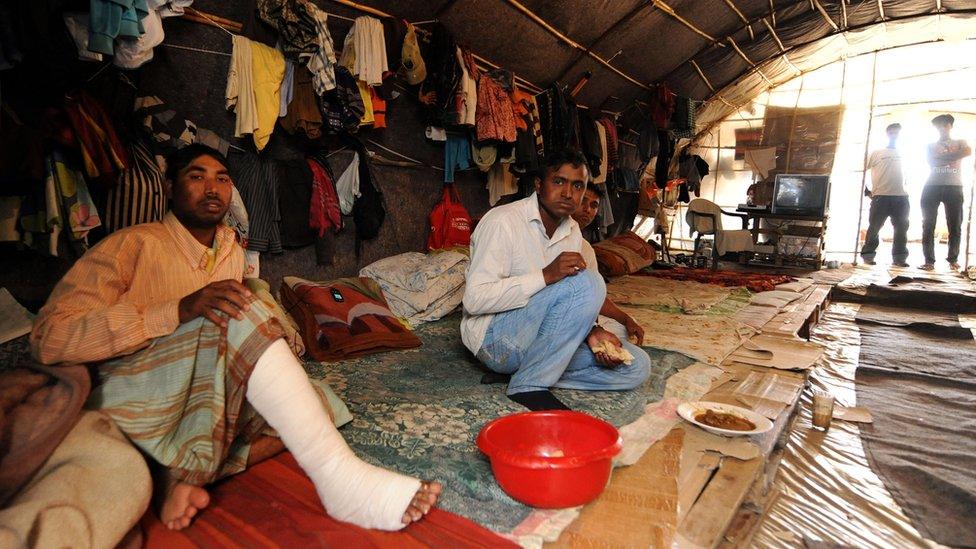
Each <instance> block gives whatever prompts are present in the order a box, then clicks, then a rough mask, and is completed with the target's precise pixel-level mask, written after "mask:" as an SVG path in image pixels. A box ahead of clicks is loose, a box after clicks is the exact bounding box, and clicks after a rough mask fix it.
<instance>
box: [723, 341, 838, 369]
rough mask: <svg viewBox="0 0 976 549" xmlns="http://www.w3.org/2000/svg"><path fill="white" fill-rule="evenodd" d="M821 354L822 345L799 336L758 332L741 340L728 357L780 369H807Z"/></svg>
mask: <svg viewBox="0 0 976 549" xmlns="http://www.w3.org/2000/svg"><path fill="white" fill-rule="evenodd" d="M821 356H823V347H822V346H820V345H818V344H816V343H810V342H808V341H803V340H801V339H799V338H793V339H790V338H785V337H776V336H769V335H764V334H758V335H755V336H753V337H752V338H750V339H749V340H748V341H745V342H743V344H742V346H741V347H739V348H738V349H736V350H735V352H733V353H732V354H731V355H729V358H731V359H732V360H736V361H738V362H744V363H746V364H754V365H756V366H765V367H768V368H778V369H780V370H808V369H810V367H812V366H813V365H814V364H815V363H816V362H817V361H818V360H819V359H820V357H821Z"/></svg>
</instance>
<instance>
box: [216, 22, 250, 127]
mask: <svg viewBox="0 0 976 549" xmlns="http://www.w3.org/2000/svg"><path fill="white" fill-rule="evenodd" d="M231 41H232V44H233V46H232V48H231V56H230V68H229V69H228V71H227V87H226V89H225V90H224V98H225V108H226V109H227V110H233V111H234V114H236V115H237V116H236V118H235V119H234V137H244V136H245V135H249V134H253V133H254V131H255V130H257V129H258V108H257V102H256V101H255V99H254V77H253V75H252V72H251V65H252V59H251V58H252V55H251V44H253V43H254V42H252V41H251V40H249V39H247V38H245V37H243V36H239V35H236V34H235V35H234V36H233V37H232V38H231Z"/></svg>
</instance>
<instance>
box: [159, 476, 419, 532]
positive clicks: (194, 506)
mask: <svg viewBox="0 0 976 549" xmlns="http://www.w3.org/2000/svg"><path fill="white" fill-rule="evenodd" d="M418 493H419V492H418ZM209 503H210V494H208V493H207V491H206V490H204V489H203V488H201V487H199V486H194V485H192V484H187V483H185V482H177V483H175V484H173V486H172V487H171V488H170V490H169V492H168V493H167V494H166V499H165V500H163V505H162V507H161V508H160V511H159V520H161V521H162V522H163V524H165V525H166V527H167V528H169V529H170V530H182V529H184V528H186V527H187V526H189V525H190V521H192V520H193V517H195V516H196V515H197V513H198V512H199V511H200V510H201V509H203V508H204V507H206V506H207V505H208V504H209Z"/></svg>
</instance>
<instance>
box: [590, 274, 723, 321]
mask: <svg viewBox="0 0 976 549" xmlns="http://www.w3.org/2000/svg"><path fill="white" fill-rule="evenodd" d="M731 293H732V290H731V288H723V287H721V286H716V285H714V284H702V283H701V282H689V281H677V280H668V279H665V278H656V277H650V276H622V277H620V278H616V279H614V280H612V281H611V282H610V283H609V284H607V297H609V298H610V299H612V300H613V302H614V303H616V304H618V305H622V304H627V305H638V306H642V307H647V306H655V305H661V306H665V307H679V308H680V309H682V310H683V311H685V312H688V313H692V314H693V313H696V312H704V311H707V310H708V309H709V308H710V307H711V306H712V305H715V304H716V303H718V302H720V301H722V300H723V299H725V298H727V297H729V294H731Z"/></svg>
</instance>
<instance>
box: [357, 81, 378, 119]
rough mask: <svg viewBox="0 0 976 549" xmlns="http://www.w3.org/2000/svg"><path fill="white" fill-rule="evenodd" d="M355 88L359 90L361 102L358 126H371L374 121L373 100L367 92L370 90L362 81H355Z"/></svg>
mask: <svg viewBox="0 0 976 549" xmlns="http://www.w3.org/2000/svg"><path fill="white" fill-rule="evenodd" d="M356 87H357V88H358V89H359V97H360V99H361V100H362V102H363V116H362V118H360V119H359V125H360V126H369V125H372V124H373V122H374V120H375V119H374V118H373V98H372V95H371V94H370V92H369V90H370V89H371V88H370V87H369V86H368V85H366V82H363V81H362V80H357V81H356Z"/></svg>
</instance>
